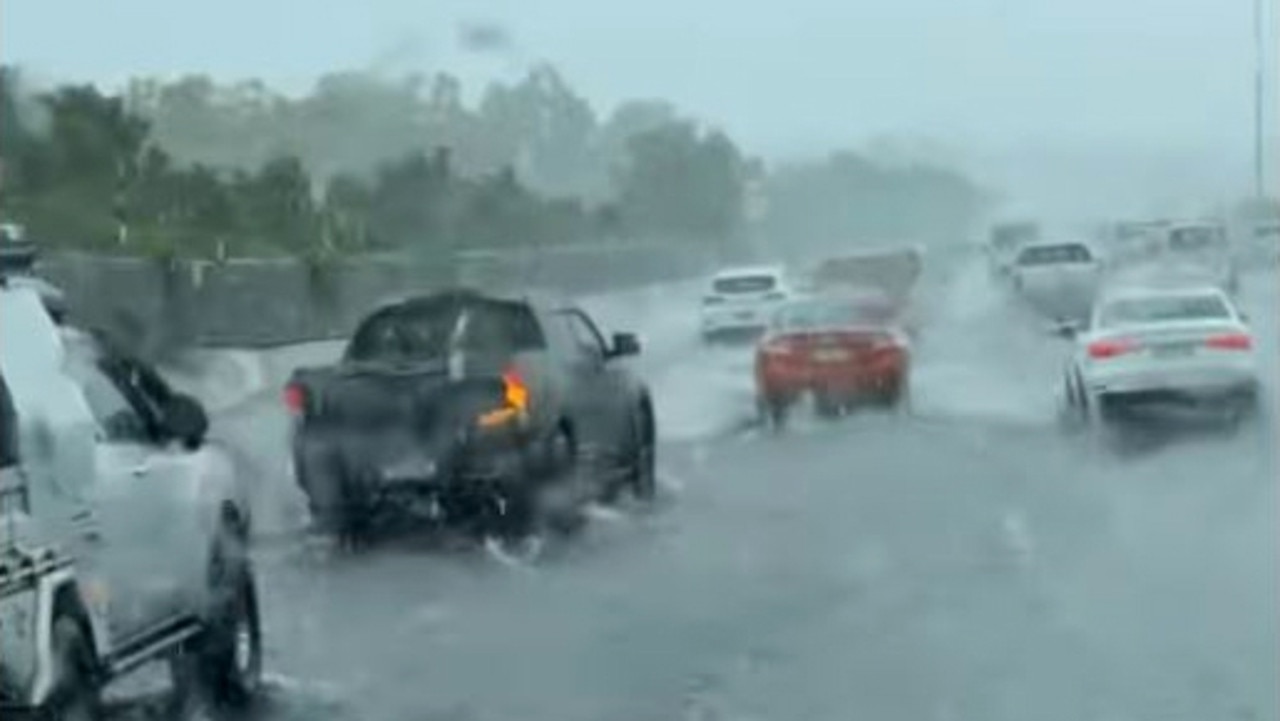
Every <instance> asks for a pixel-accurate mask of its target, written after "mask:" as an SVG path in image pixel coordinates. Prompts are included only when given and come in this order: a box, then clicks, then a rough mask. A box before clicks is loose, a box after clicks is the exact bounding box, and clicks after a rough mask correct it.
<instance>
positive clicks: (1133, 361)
mask: <svg viewBox="0 0 1280 721" xmlns="http://www.w3.org/2000/svg"><path fill="white" fill-rule="evenodd" d="M1067 334H1068V335H1076V334H1075V333H1074V332H1073V331H1071V330H1070V329H1067ZM1064 393H1065V400H1066V402H1067V405H1068V408H1069V409H1070V410H1071V411H1073V417H1075V418H1077V419H1080V420H1089V419H1092V418H1095V417H1097V418H1101V419H1102V420H1114V419H1117V418H1118V417H1120V416H1123V415H1126V414H1130V413H1134V412H1141V411H1144V410H1145V411H1148V412H1151V411H1168V410H1193V411H1195V410H1216V411H1219V412H1222V413H1225V414H1226V416H1227V418H1229V419H1231V420H1233V421H1235V420H1239V419H1241V418H1243V417H1245V416H1246V415H1247V414H1248V413H1250V412H1251V411H1253V410H1254V409H1255V408H1256V405H1257V403H1258V399H1259V381H1258V360H1257V357H1256V354H1255V351H1254V338H1253V333H1252V331H1251V330H1250V328H1249V325H1248V323H1247V321H1246V319H1245V317H1244V316H1243V315H1242V314H1241V312H1240V311H1239V309H1237V308H1236V307H1235V305H1234V303H1232V301H1231V298H1230V297H1229V296H1228V295H1227V294H1226V293H1225V292H1223V291H1222V290H1221V289H1219V288H1216V287H1212V286H1202V287H1182V288H1171V289H1160V288H1131V289H1124V290H1117V291H1113V292H1111V293H1108V294H1106V295H1105V296H1104V297H1102V298H1100V299H1099V301H1098V303H1097V304H1096V305H1095V307H1094V309H1093V312H1092V314H1091V318H1090V323H1089V327H1088V329H1087V331H1084V332H1082V333H1080V334H1079V335H1078V336H1076V348H1075V350H1074V352H1073V354H1072V358H1071V361H1070V364H1069V366H1068V368H1067V373H1066V378H1065V385H1064Z"/></svg>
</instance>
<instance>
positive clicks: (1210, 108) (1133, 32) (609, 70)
mask: <svg viewBox="0 0 1280 721" xmlns="http://www.w3.org/2000/svg"><path fill="white" fill-rule="evenodd" d="M1272 1H1273V0H1267V2H1268V3H1271V2H1272ZM304 7H305V8H312V11H310V12H300V11H299V8H304ZM320 8H324V10H323V11H320ZM1268 14H1269V15H1270V16H1272V17H1274V14H1273V13H1271V12H1270V11H1268ZM1251 18H1252V0H786V1H785V2H780V1H777V0H747V1H743V2H735V3H730V2H727V1H726V0H714V1H710V0H704V1H703V2H694V0H645V2H625V3H624V2H618V1H617V0H612V1H610V0H416V1H415V0H359V1H347V0H315V1H314V2H311V3H300V2H296V1H294V2H285V1H284V0H217V1H216V2H203V3H198V4H197V3H194V2H188V1H186V0H3V3H0V56H2V57H3V59H4V61H5V62H7V63H17V64H20V65H23V66H25V67H28V68H30V69H32V70H34V71H36V72H37V73H39V75H40V76H42V77H46V78H50V79H68V78H81V79H95V80H102V81H106V82H118V81H119V80H120V79H121V78H123V77H127V76H130V75H137V74H169V75H177V74H182V73H188V72H206V73H209V74H212V75H215V76H218V77H222V78H240V77H249V76H258V77H262V78H264V79H266V80H268V81H270V82H271V83H273V84H275V85H277V86H280V87H286V88H289V89H293V90H305V89H306V87H307V86H308V85H309V84H310V82H311V81H312V80H313V79H314V78H315V76H316V75H318V74H320V73H323V72H325V71H329V70H334V69H350V68H378V69H382V70H386V71H390V72H396V71H410V70H423V71H434V70H439V69H447V70H450V71H452V72H455V73H457V74H459V75H461V76H462V77H463V78H464V79H466V80H468V81H470V82H472V83H473V84H475V83H477V82H478V81H480V80H483V79H485V78H487V77H493V76H495V75H503V74H506V75H510V74H511V73H512V72H514V71H516V70H518V69H520V68H522V67H524V66H526V65H527V64H528V63H529V62H530V61H533V60H540V59H546V60H549V61H551V62H553V63H554V64H555V65H556V66H557V67H559V68H560V69H561V70H562V71H563V72H564V74H565V75H566V76H567V78H568V80H569V81H570V83H571V84H572V85H573V86H574V87H575V88H577V89H578V90H579V91H580V92H583V93H584V94H585V95H587V96H588V97H589V98H590V99H591V100H592V102H593V103H594V104H595V105H596V106H597V108H608V107H610V106H611V105H612V104H614V103H616V102H618V101H620V100H623V99H626V98H630V97H643V96H657V97H664V98H667V99H670V100H673V101H675V102H676V103H677V104H679V105H680V106H682V107H683V108H686V109H687V110H689V111H690V112H692V113H695V114H697V115H698V116H700V117H703V118H705V119H708V120H710V121H713V122H715V123H717V124H719V125H721V126H723V127H725V128H726V129H728V130H729V131H730V132H731V133H732V134H733V135H734V136H735V137H736V138H737V139H739V140H740V141H741V142H742V143H743V144H744V145H746V146H747V147H748V148H750V149H751V150H753V151H756V152H761V153H764V154H767V155H770V156H777V155H782V154H794V153H814V152H819V151H822V150H824V149H826V148H829V147H831V146H835V145H856V144H860V143H862V142H865V141H866V140H867V139H868V138H872V137H875V136H879V135H885V134H890V135H905V136H927V137H930V138H933V139H936V140H938V141H942V142H944V143H946V144H948V145H949V146H951V147H955V148H958V149H962V151H963V152H964V153H966V154H967V155H968V156H970V157H973V158H979V157H980V158H985V159H990V158H992V157H1006V156H1009V155H1014V156H1019V157H1028V156H1026V155H1025V154H1026V153H1044V152H1048V154H1049V155H1052V156H1068V157H1069V158H1070V159H1072V160H1073V162H1075V161H1077V160H1078V161H1079V162H1084V161H1083V160H1082V159H1083V158H1085V157H1086V156H1088V155H1090V154H1097V155H1100V156H1106V155H1107V154H1108V153H1112V152H1115V149H1116V148H1125V149H1127V152H1129V153H1131V154H1133V156H1134V157H1142V156H1144V154H1150V155H1152V156H1155V155H1159V156H1161V157H1165V158H1167V159H1168V160H1169V162H1174V159H1175V158H1177V157H1185V158H1186V159H1187V160H1186V162H1189V163H1194V162H1201V161H1195V160H1191V159H1192V158H1209V159H1212V161H1213V162H1214V163H1215V164H1216V165H1215V168H1214V169H1212V170H1211V171H1209V170H1206V174H1207V175H1213V176H1214V177H1215V178H1217V176H1218V175H1222V176H1223V177H1224V178H1226V177H1229V178H1230V180H1229V181H1227V182H1232V183H1236V182H1240V183H1245V184H1247V182H1248V168H1249V148H1250V143H1251V130H1250V123H1251V113H1252V110H1251V93H1252V82H1253V81H1252V72H1253V67H1254V59H1253V44H1252V22H1251ZM472 22H494V23H499V24H501V26H502V27H503V28H504V29H505V30H506V32H507V34H508V35H509V37H510V38H511V41H512V45H511V47H510V48H508V50H507V51H506V52H504V53H501V54H494V53H490V54H487V55H476V54H474V53H471V54H468V53H467V52H466V51H465V50H464V49H463V48H462V47H461V44H460V43H459V41H458V38H459V28H460V27H461V26H463V25H465V24H467V23H472ZM1270 25H1274V22H1270V21H1269V22H1268V26H1270ZM1267 35H1268V39H1267V45H1268V47H1270V48H1274V47H1275V45H1276V33H1275V32H1270V31H1269V32H1268V33H1267ZM1276 64H1277V55H1276V53H1275V52H1274V51H1272V52H1271V54H1270V57H1269V58H1268V65H1269V66H1270V67H1274V66H1276ZM1272 97H1274V94H1272ZM1276 117H1278V116H1277V115H1276V114H1272V115H1271V116H1270V119H1269V125H1274V124H1275V122H1274V119H1275V118H1276ZM984 162H985V161H984ZM1046 162H1047V161H1046ZM1214 182H1218V181H1217V180H1215V181H1214Z"/></svg>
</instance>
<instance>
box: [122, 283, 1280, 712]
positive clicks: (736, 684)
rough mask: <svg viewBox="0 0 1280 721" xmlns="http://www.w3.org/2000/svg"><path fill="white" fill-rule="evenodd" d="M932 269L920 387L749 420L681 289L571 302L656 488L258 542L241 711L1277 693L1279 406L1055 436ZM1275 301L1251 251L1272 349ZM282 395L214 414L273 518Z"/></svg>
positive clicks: (1032, 335) (996, 707) (283, 523)
mask: <svg viewBox="0 0 1280 721" xmlns="http://www.w3.org/2000/svg"><path fill="white" fill-rule="evenodd" d="M922 298H923V302H924V303H925V304H926V310H927V312H928V321H927V324H926V325H925V326H924V329H923V331H922V333H921V336H920V338H919V340H918V343H917V345H916V348H915V354H916V362H915V367H914V369H913V382H914V393H913V404H914V413H913V415H911V416H909V417H903V416H895V415H889V414H880V413H871V412H869V413H865V414H859V415H855V416H853V417H850V418H847V419H844V420H842V421H838V422H834V423H825V422H821V423H820V422H817V421H809V420H801V421H800V422H799V423H798V424H797V425H796V426H795V427H794V428H792V429H790V430H789V431H788V432H786V433H783V434H781V435H774V434H772V433H765V432H762V431H760V430H757V429H753V428H751V427H750V424H749V421H750V418H751V415H752V413H753V404H752V399H751V390H750V389H751V376H750V351H749V348H745V347H743V348H732V347H728V348H725V347H718V348H704V347H702V346H701V344H700V343H699V342H698V341H697V336H696V333H695V332H694V331H695V317H696V315H695V310H696V305H695V304H696V301H697V292H696V288H681V289H679V290H670V289H668V290H665V291H663V290H660V291H655V292H651V293H649V294H647V295H643V296H631V297H628V298H626V299H622V300H618V301H616V302H611V301H610V300H609V299H607V298H605V299H596V300H594V301H592V302H590V303H589V304H588V305H589V306H594V307H593V308H592V309H593V310H594V311H595V312H596V313H598V314H599V315H600V316H601V318H602V319H603V320H604V321H605V323H606V324H607V325H609V326H611V327H616V328H618V329H622V328H629V329H635V330H638V331H639V332H640V333H641V335H642V337H643V338H644V339H645V341H646V355H645V356H642V357H641V358H640V359H639V360H638V361H637V362H638V363H640V364H641V368H642V369H643V371H644V372H645V374H646V375H647V376H648V377H649V379H650V381H651V383H652V384H653V391H654V394H655V402H656V405H657V409H658V413H659V423H660V426H661V428H662V432H661V438H662V440H663V442H662V444H661V447H660V475H661V479H662V482H663V486H664V489H665V491H664V494H665V499H664V502H663V503H662V504H661V506H660V508H659V509H657V510H655V511H653V512H652V513H639V512H634V511H628V510H625V509H624V510H623V511H608V512H606V511H600V512H597V513H594V514H593V518H592V522H591V523H590V524H589V525H588V527H587V528H586V529H585V530H584V531H583V532H582V533H581V534H580V535H578V536H576V537H574V538H571V539H566V540H564V541H562V542H557V543H554V544H553V545H552V546H551V547H550V548H549V549H548V552H547V554H546V555H545V557H544V558H542V559H541V560H540V561H539V562H538V563H536V564H534V565H531V566H530V565H520V564H511V563H504V562H502V561H501V559H498V558H495V557H493V556H491V555H490V554H487V553H485V552H484V551H483V550H481V549H463V550H456V549H442V548H439V547H438V546H436V545H434V544H431V543H421V542H418V541H413V540H410V541H405V542H397V543H392V544H390V545H389V546H388V547H386V548H383V549H379V550H377V551H374V552H372V553H369V554H367V555H364V556H361V557H353V558H335V557H331V556H328V555H325V554H322V553H317V552H315V551H312V550H307V549H304V548H302V547H300V546H299V545H298V544H296V543H294V542H288V541H276V542H270V543H266V544H264V545H263V546H262V548H261V549H260V551H259V555H260V557H259V572H260V578H261V585H262V593H263V602H264V612H265V623H266V632H267V636H266V643H267V649H268V656H267V665H268V668H269V670H270V673H271V689H270V692H269V694H268V700H267V702H266V704H265V705H264V707H263V709H262V717H263V718H270V719H282V720H283V719H297V720H298V721H302V720H304V719H306V720H310V719H333V720H334V721H337V720H339V719H342V720H345V719H353V720H356V719H358V720H362V721H363V720H368V721H382V720H384V719H385V720H387V721H392V720H395V721H399V720H401V719H406V720H407V719H469V720H470V719H474V720H477V721H480V720H486V721H487V720H488V719H521V720H522V721H524V720H528V721H541V720H543V719H545V720H546V721H553V720H554V721H604V720H612V719H627V720H639V719H778V720H779V721H782V720H791V719H820V720H825V719H831V720H833V721H834V720H836V719H849V718H868V719H938V720H939V721H942V720H947V721H951V720H957V719H965V720H967V719H973V720H974V721H978V720H979V719H981V720H985V721H1005V720H1008V721H1015V720H1022V719H1029V718H1034V719H1038V720H1044V721H1056V720H1058V719H1061V720H1062V721H1081V720H1082V719H1155V718H1160V719H1183V718H1185V719H1197V720H1199V719H1228V718H1232V719H1234V718H1251V719H1274V718H1278V717H1280V709H1278V708H1277V700H1276V694H1275V679H1276V678H1277V674H1280V662H1278V660H1277V649H1276V648H1275V644H1274V639H1275V637H1276V632H1277V628H1276V613H1275V609H1276V608H1277V607H1278V606H1277V598H1276V588H1277V583H1276V581H1277V578H1276V566H1277V564H1276V560H1277V558H1276V554H1275V551H1274V550H1273V549H1274V548H1275V543H1274V539H1275V537H1276V528H1275V513H1274V508H1275V507H1276V506H1275V503H1276V500H1277V499H1276V494H1275V484H1274V479H1275V477H1276V471H1277V468H1276V461H1275V457H1274V456H1275V454H1274V443H1273V442H1272V440H1271V434H1272V432H1273V430H1274V428H1273V427H1272V425H1271V420H1270V416H1268V417H1267V418H1266V419H1264V420H1263V421H1262V423H1263V426H1262V427H1261V428H1250V429H1246V430H1245V431H1243V432H1241V433H1239V434H1237V435H1235V436H1226V435H1215V434H1212V433H1210V434H1203V433H1200V434H1194V435H1174V436H1157V435H1152V436H1151V437H1150V438H1147V439H1146V442H1144V443H1142V444H1141V445H1139V446H1137V447H1134V448H1131V449H1127V450H1123V451H1117V450H1113V449H1107V448H1104V447H1101V446H1099V445H1098V444H1096V443H1093V442H1091V441H1090V439H1088V438H1085V437H1070V436H1066V435H1064V434H1063V433H1062V432H1061V431H1060V429H1059V428H1058V427H1057V424H1056V421H1055V410H1054V409H1055V406H1054V402H1055V397H1054V393H1055V392H1056V390H1057V388H1058V383H1057V381H1058V373H1059V372H1060V369H1061V363H1062V361H1063V358H1064V356H1065V353H1066V351H1067V346H1066V345H1064V344H1063V342H1062V341H1059V340H1056V339H1054V338H1052V337H1050V336H1049V335H1048V334H1047V333H1046V332H1045V331H1044V328H1043V324H1042V323H1041V322H1040V321H1038V320H1037V319H1036V318H1034V317H1032V316H1030V315H1029V314H1027V313H1025V312H1024V311H1022V310H1021V309H1020V308H1019V307H1018V306H1016V305H1015V304H1014V303H1013V302H1012V301H1011V300H1010V299H1009V298H1008V297H1006V296H1005V295H1004V294H1003V293H1002V292H1001V291H999V290H998V289H996V288H994V287H993V286H992V285H991V284H990V283H989V281H988V280H987V278H986V277H985V275H984V273H983V272H982V270H981V268H980V265H979V264H978V263H976V262H974V263H972V264H969V265H965V266H963V267H961V268H960V269H959V270H957V271H956V272H955V273H951V274H949V275H948V276H947V278H946V279H945V282H940V283H937V284H934V285H932V286H930V287H927V288H925V289H924V292H923V295H922ZM1277 300H1280V294H1278V293H1277V288H1276V285H1275V283H1274V280H1273V279H1272V278H1270V277H1269V276H1264V275H1261V274H1259V275H1251V276H1249V277H1248V278H1247V279H1246V285H1245V288H1244V291H1243V300H1242V302H1243V304H1244V306H1245V307H1246V309H1247V310H1248V311H1249V312H1250V313H1251V314H1252V316H1253V318H1254V324H1255V327H1256V330H1257V332H1258V333H1259V343H1260V346H1261V351H1262V352H1263V353H1264V354H1266V355H1265V356H1264V357H1270V358H1274V357H1276V354H1277V338H1276V327H1277V319H1276V316H1275V308H1276V305H1277ZM321 360H323V359H322V358H318V359H317V361H321ZM1268 372H1269V373H1271V374H1272V375H1271V376H1269V377H1268V378H1267V382H1268V383H1269V384H1270V385H1269V388H1268V390H1269V391H1270V392H1269V393H1268V398H1269V399H1270V398H1273V397H1274V389H1275V387H1276V386H1275V382H1276V378H1275V376H1274V372H1275V369H1274V367H1273V366H1272V367H1270V368H1269V371H1268ZM277 395H278V394H277V393H275V392H270V393H265V394H264V395H263V396H262V397H260V398H257V399H255V400H254V401H253V402H251V403H249V404H247V405H243V406H241V407H239V408H238V409H236V410H235V411H234V412H233V413H232V414H231V415H228V416H225V417H222V418H220V419H218V421H217V425H218V427H219V431H220V432H221V433H223V434H224V437H227V438H230V439H231V440H232V442H234V443H235V444H236V445H237V446H238V447H239V448H241V449H242V450H243V451H244V453H245V454H246V456H247V457H248V458H249V459H250V462H251V463H253V464H254V467H255V469H256V470H257V471H258V479H257V481H256V482H257V483H258V484H259V488H258V489H257V497H258V500H259V502H260V505H261V507H262V508H264V509H267V510H266V512H264V514H263V516H264V522H266V523H268V524H276V525H277V526H278V527H279V528H281V529H286V528H288V527H289V524H290V523H291V522H295V521H298V520H300V516H295V515H290V514H291V513H296V511H297V508H296V506H294V505H291V504H294V503H296V497H295V496H294V492H293V490H292V485H291V480H290V479H289V477H288V475H287V473H288V468H287V465H288V464H287V460H286V459H285V458H284V457H283V455H282V451H283V449H284V448H285V445H284V438H285V434H286V419H285V417H284V412H283V409H282V407H281V405H280V403H279V401H278V399H277V397H276V396H277ZM124 715H126V716H128V712H124Z"/></svg>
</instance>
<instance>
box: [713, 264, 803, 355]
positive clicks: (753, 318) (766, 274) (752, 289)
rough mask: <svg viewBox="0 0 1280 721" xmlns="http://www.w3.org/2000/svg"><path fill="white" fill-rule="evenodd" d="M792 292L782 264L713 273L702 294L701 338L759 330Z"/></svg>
mask: <svg viewBox="0 0 1280 721" xmlns="http://www.w3.org/2000/svg"><path fill="white" fill-rule="evenodd" d="M791 296H792V292H791V289H790V288H789V286H788V283H787V278H786V272H785V271H784V270H783V269H782V268H781V267H779V266H748V267H738V268H728V269H725V270H722V271H720V272H718V273H716V274H715V275H713V276H712V277H711V279H710V280H709V281H708V283H707V287H706V290H705V291H704V293H703V296H702V319H701V327H702V338H703V340H705V341H715V340H717V339H719V338H722V337H726V336H730V335H739V334H754V333H759V332H760V331H763V330H764V328H765V327H766V326H768V325H769V321H770V320H771V319H772V318H773V314H774V313H775V312H776V311H777V309H778V308H779V307H781V306H782V304H783V303H785V302H786V301H787V300H788V299H789V298H790V297H791Z"/></svg>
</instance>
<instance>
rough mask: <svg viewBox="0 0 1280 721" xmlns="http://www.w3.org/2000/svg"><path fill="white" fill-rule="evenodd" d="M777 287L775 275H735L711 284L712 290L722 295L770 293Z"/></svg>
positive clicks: (717, 279)
mask: <svg viewBox="0 0 1280 721" xmlns="http://www.w3.org/2000/svg"><path fill="white" fill-rule="evenodd" d="M777 287H778V279H777V277H776V276H773V275H735V276H729V277H724V278H716V279H715V280H714V281H712V282H711V290H712V291H714V292H716V293H718V294H720V295H745V294H754V293H768V292H769V291H771V290H774V289H775V288H777Z"/></svg>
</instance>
